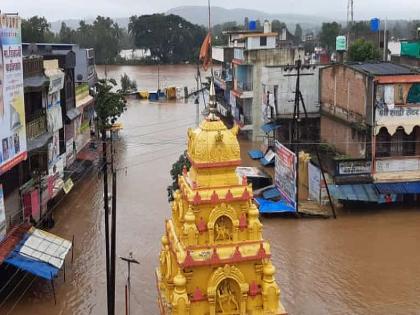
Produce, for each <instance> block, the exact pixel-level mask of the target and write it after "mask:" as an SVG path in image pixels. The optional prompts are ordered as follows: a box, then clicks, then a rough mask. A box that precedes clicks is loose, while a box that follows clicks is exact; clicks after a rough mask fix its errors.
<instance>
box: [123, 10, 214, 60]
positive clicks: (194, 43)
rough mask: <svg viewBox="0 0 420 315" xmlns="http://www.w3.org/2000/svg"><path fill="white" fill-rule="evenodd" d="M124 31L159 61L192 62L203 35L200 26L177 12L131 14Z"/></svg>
mask: <svg viewBox="0 0 420 315" xmlns="http://www.w3.org/2000/svg"><path fill="white" fill-rule="evenodd" d="M128 31H129V33H130V35H131V36H132V37H133V39H134V43H135V45H136V47H137V48H141V49H150V52H151V54H152V57H153V58H154V59H155V60H156V61H157V62H159V63H179V62H185V61H195V60H197V58H198V50H199V48H200V45H201V43H202V41H203V39H204V37H205V35H206V31H205V29H204V28H203V27H201V26H198V25H195V24H192V23H190V22H188V21H186V20H185V19H183V18H182V17H180V16H177V15H173V14H170V15H165V14H152V15H142V16H132V17H131V18H130V23H129V25H128Z"/></svg>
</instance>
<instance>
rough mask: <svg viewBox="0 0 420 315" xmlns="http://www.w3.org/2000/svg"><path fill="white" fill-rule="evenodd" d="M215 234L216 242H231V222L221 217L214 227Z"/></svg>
mask: <svg viewBox="0 0 420 315" xmlns="http://www.w3.org/2000/svg"><path fill="white" fill-rule="evenodd" d="M214 229H215V232H216V237H215V240H216V241H222V242H223V241H231V240H232V222H230V220H229V218H227V217H225V216H223V217H220V218H219V219H218V220H217V221H216V224H215V225H214Z"/></svg>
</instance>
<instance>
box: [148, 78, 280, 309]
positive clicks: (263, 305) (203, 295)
mask: <svg viewBox="0 0 420 315" xmlns="http://www.w3.org/2000/svg"><path fill="white" fill-rule="evenodd" d="M210 94H211V99H210V115H209V116H208V117H207V118H206V119H205V120H204V121H203V122H202V123H201V125H200V127H199V128H197V129H195V130H192V129H190V130H188V158H189V160H190V162H191V169H190V170H189V172H187V170H186V169H184V172H183V174H182V175H181V176H180V177H179V179H178V183H179V187H180V189H179V190H177V191H176V192H175V193H174V201H173V203H172V218H171V219H169V220H167V221H166V224H165V234H164V236H163V237H162V240H161V241H162V250H161V253H160V265H159V268H157V270H156V276H157V286H158V291H159V297H158V299H159V307H160V312H161V314H174V315H175V314H177V315H183V314H194V315H206V314H209V315H216V314H226V315H227V314H231V315H234V314H238V315H239V314H240V315H243V314H255V315H257V314H286V312H285V310H284V308H283V306H282V305H281V303H280V289H279V287H278V285H277V284H276V282H275V279H274V274H275V268H274V266H273V265H272V263H271V260H270V254H271V252H270V245H269V243H268V242H266V241H264V240H263V238H262V224H261V222H260V220H259V212H258V209H257V208H256V206H255V205H254V203H253V202H252V199H253V192H252V186H251V185H250V184H248V183H247V180H246V178H239V177H238V175H237V174H236V167H237V166H239V165H240V163H241V159H240V147H239V143H238V140H237V133H238V128H237V127H234V128H233V129H227V128H226V126H225V125H224V124H223V122H222V121H220V120H219V119H218V118H217V117H216V115H215V111H216V104H215V102H214V87H213V86H212V88H211V93H210Z"/></svg>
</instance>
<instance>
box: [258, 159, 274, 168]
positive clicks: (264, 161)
mask: <svg viewBox="0 0 420 315" xmlns="http://www.w3.org/2000/svg"><path fill="white" fill-rule="evenodd" d="M260 163H261V165H262V166H268V165H270V164H274V159H272V160H270V161H268V160H267V159H266V158H265V157H263V158H262V159H260Z"/></svg>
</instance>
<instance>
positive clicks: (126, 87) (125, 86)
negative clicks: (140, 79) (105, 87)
mask: <svg viewBox="0 0 420 315" xmlns="http://www.w3.org/2000/svg"><path fill="white" fill-rule="evenodd" d="M120 83H121V90H122V92H123V93H124V94H126V93H130V92H135V91H137V82H136V80H132V79H130V77H129V76H128V75H127V73H124V75H122V76H121V79H120Z"/></svg>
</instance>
